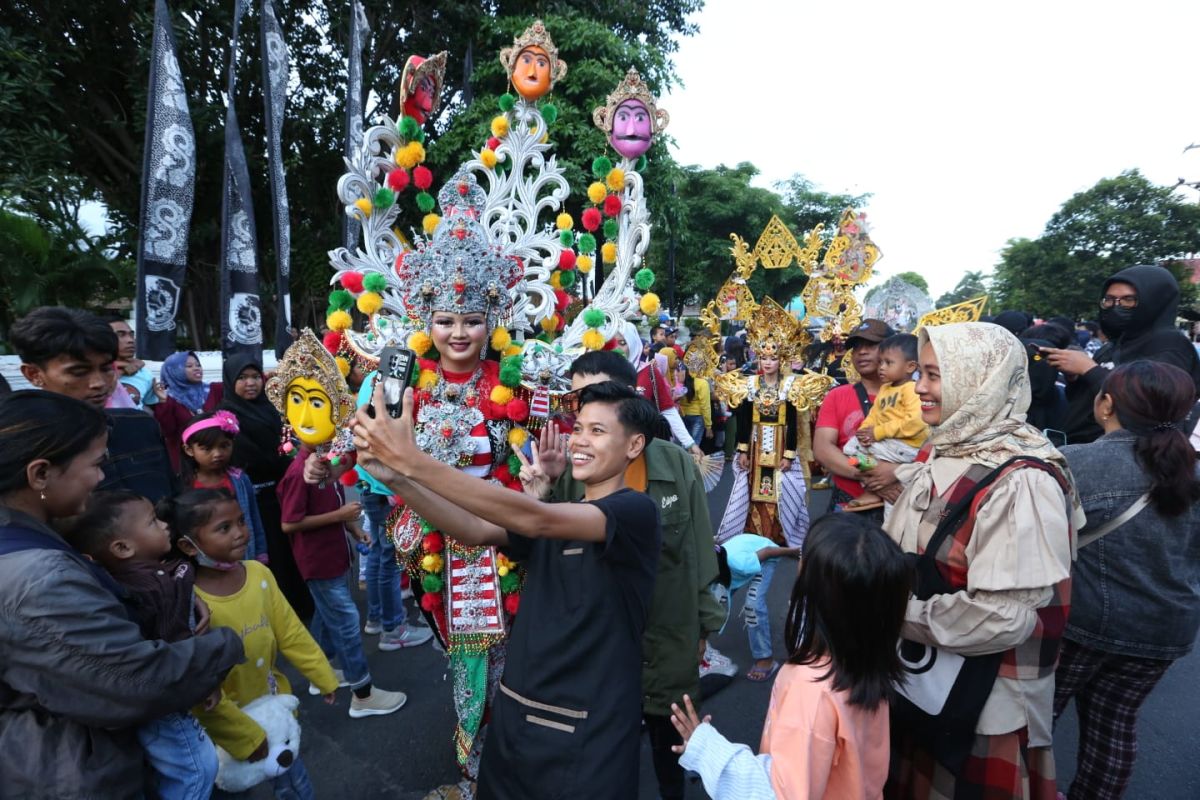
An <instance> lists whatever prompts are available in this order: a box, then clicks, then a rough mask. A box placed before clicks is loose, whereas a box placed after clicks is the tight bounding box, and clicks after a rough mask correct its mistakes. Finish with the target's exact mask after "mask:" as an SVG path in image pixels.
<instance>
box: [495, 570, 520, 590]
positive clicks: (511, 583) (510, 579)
mask: <svg viewBox="0 0 1200 800" xmlns="http://www.w3.org/2000/svg"><path fill="white" fill-rule="evenodd" d="M520 588H521V578H520V577H519V576H518V575H517V573H516V572H515V571H513V570H509V571H508V574H507V575H501V576H500V591H502V592H504V593H505V594H512V593H513V592H515V591H516V590H517V589H520Z"/></svg>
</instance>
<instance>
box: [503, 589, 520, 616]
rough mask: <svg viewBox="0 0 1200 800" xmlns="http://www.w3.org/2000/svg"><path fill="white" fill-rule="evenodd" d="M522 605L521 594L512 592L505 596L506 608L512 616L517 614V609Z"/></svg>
mask: <svg viewBox="0 0 1200 800" xmlns="http://www.w3.org/2000/svg"><path fill="white" fill-rule="evenodd" d="M520 607H521V595H519V594H510V595H509V596H508V597H506V598H504V610H505V611H507V612H508V615H509V616H510V617H515V616H516V615H517V610H518V609H519V608H520Z"/></svg>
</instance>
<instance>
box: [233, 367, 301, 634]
mask: <svg viewBox="0 0 1200 800" xmlns="http://www.w3.org/2000/svg"><path fill="white" fill-rule="evenodd" d="M224 379H225V380H224V390H225V391H224V400H223V401H222V402H221V408H223V409H225V410H226V411H229V412H231V413H232V414H233V415H234V416H236V417H237V418H238V427H239V433H238V435H237V438H236V439H234V440H233V466H235V467H238V468H240V469H242V470H245V472H246V474H247V475H249V476H250V480H252V481H253V482H254V494H255V498H256V499H257V500H258V511H259V514H260V516H261V517H262V523H263V529H264V530H265V531H266V534H267V555H268V556H269V557H270V568H271V572H272V573H274V575H275V581H276V582H277V583H278V584H279V588H280V590H281V591H282V592H283V594H284V596H285V597H287V600H288V602H289V603H291V604H292V608H294V609H295V610H296V613H297V614H298V615H299V616H300V618H301V619H305V620H307V619H309V618H310V617H312V612H313V601H312V595H311V594H309V591H308V587H307V586H306V585H305V583H304V579H303V578H302V577H300V571H299V569H297V567H296V559H295V557H294V556H293V555H292V547H291V542H289V541H288V538H287V534H285V533H284V532H283V528H282V527H281V525H280V510H279V498H278V497H277V496H276V494H275V483H276V481H278V480H279V479H280V478H282V477H283V473H285V472H287V468H288V465H289V464H290V463H291V459H289V458H288V457H287V456H285V455H282V454H281V453H280V452H279V442H280V437H281V436H282V433H283V422H282V421H281V420H280V418H279V412H278V411H276V410H275V406H273V405H271V401H270V400H268V399H267V393H266V391H265V383H266V381H265V379H264V376H263V369H262V365H261V364H259V363H258V361H257V360H256V359H255V358H254V357H253V356H249V355H245V354H237V355H233V356H231V357H229V358H228V359H226V361H225V367H224Z"/></svg>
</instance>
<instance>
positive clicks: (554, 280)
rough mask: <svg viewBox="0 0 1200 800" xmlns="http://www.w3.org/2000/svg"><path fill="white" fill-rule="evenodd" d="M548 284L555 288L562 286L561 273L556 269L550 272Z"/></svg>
mask: <svg viewBox="0 0 1200 800" xmlns="http://www.w3.org/2000/svg"><path fill="white" fill-rule="evenodd" d="M550 285H551V286H553V287H554V288H555V289H561V288H562V273H561V272H559V271H558V270H555V271H554V272H551V273H550Z"/></svg>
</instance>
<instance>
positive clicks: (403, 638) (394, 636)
mask: <svg viewBox="0 0 1200 800" xmlns="http://www.w3.org/2000/svg"><path fill="white" fill-rule="evenodd" d="M432 638H433V631H432V630H431V629H429V628H416V627H413V626H411V625H401V626H400V627H398V628H396V629H395V630H393V631H384V632H383V635H382V636H380V637H379V649H380V650H383V651H384V652H387V651H389V650H400V649H402V648H405V647H418V646H420V645H423V644H425V643H426V642H428V641H429V640H430V639H432Z"/></svg>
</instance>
